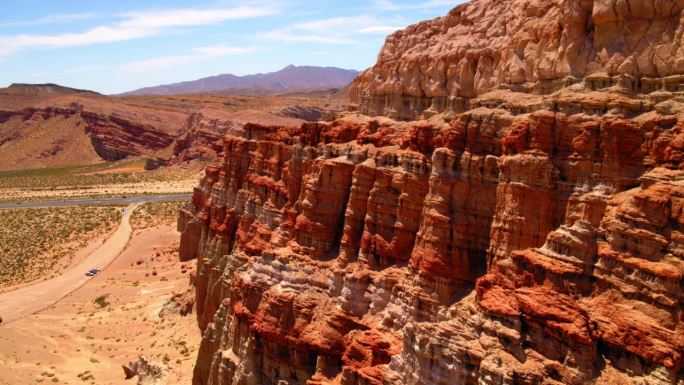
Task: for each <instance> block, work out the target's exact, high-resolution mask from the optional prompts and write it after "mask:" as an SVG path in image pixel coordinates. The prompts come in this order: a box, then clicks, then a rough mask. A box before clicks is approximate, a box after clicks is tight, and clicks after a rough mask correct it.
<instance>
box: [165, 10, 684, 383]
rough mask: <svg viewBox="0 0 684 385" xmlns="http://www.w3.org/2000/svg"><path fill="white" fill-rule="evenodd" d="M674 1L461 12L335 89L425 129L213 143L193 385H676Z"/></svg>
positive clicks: (679, 110) (202, 195) (312, 129)
mask: <svg viewBox="0 0 684 385" xmlns="http://www.w3.org/2000/svg"><path fill="white" fill-rule="evenodd" d="M682 9H684V2H682V1H663V0H643V1H636V0H630V1H622V0H617V1H609V0H602V1H598V0H596V1H591V0H586V1H585V0H582V1H568V0H557V1H552V0H537V1H528V2H523V1H493V0H475V1H472V2H471V3H468V4H466V5H463V6H459V7H457V8H456V9H454V10H453V11H451V12H450V14H449V15H448V16H446V17H444V18H439V19H435V20H432V21H428V22H424V23H421V24H417V25H415V26H412V27H409V28H408V29H406V30H404V31H400V32H397V33H395V34H393V35H391V36H390V37H389V38H388V39H387V43H386V45H385V47H384V48H383V51H382V52H381V54H380V56H379V61H378V64H377V65H376V66H375V67H373V68H371V69H370V70H368V71H366V72H365V73H364V74H362V75H361V76H360V77H359V78H358V79H357V80H356V81H355V83H354V85H353V87H352V95H353V98H354V99H355V101H356V102H358V108H359V111H360V112H361V113H363V114H365V115H389V116H390V117H392V118H399V119H413V118H416V117H424V118H429V119H425V120H420V121H412V122H401V121H396V120H393V119H389V118H387V117H375V118H373V117H369V116H364V115H361V114H349V115H347V116H346V117H344V118H341V119H338V120H336V121H333V122H329V123H305V124H303V125H302V126H301V127H299V128H293V127H278V126H263V125H249V126H244V127H239V128H235V129H233V130H231V132H230V133H229V135H227V136H226V137H225V138H223V141H222V146H223V148H222V150H221V152H222V153H223V158H222V161H221V162H220V163H217V164H213V165H210V166H208V167H207V169H206V174H205V176H204V178H203V179H202V181H201V182H200V184H199V186H198V187H197V188H195V191H194V195H193V198H192V202H191V203H189V204H188V206H187V207H185V208H184V209H183V210H182V211H181V214H180V218H179V221H178V227H179V231H181V244H180V256H181V258H182V259H183V260H190V259H193V258H196V259H197V272H196V279H195V283H196V293H197V301H196V304H197V313H196V314H197V317H198V324H199V327H200V328H201V330H202V332H203V339H202V343H201V346H200V350H199V353H198V356H197V362H196V366H195V371H194V385H285V384H289V385H295V384H297V385H299V384H301V385H304V384H307V385H322V384H331V385H332V384H338V385H381V384H383V385H390V384H392V385H403V384H406V385H428V384H429V385H448V384H449V385H450V384H468V385H471V384H472V385H475V384H477V385H503V384H529V385H532V384H548V385H551V384H554V385H558V384H648V385H665V384H668V385H681V384H684V367H683V363H684V362H683V360H684V359H683V352H684V312H683V311H682V309H683V306H682V304H683V301H684V283H683V280H682V276H683V275H684V232H683V225H684V213H683V210H684V89H683V88H682V85H680V82H682V80H684V76H682V74H684V68H683V67H682V64H684V62H682V59H681V58H682V57H684V55H683V52H681V49H682V48H681V47H682V44H681V42H682V31H684V30H683V29H682V23H681V22H680V18H681V15H682ZM442 112H447V113H442Z"/></svg>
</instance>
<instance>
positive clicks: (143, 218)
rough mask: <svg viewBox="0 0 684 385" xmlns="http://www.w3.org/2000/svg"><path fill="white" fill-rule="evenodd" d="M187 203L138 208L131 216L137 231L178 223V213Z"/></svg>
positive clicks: (132, 223)
mask: <svg viewBox="0 0 684 385" xmlns="http://www.w3.org/2000/svg"><path fill="white" fill-rule="evenodd" d="M185 203H186V202H155V203H146V204H144V205H142V206H140V207H138V208H137V209H136V210H135V212H133V214H132V215H131V225H132V226H133V228H134V229H136V230H142V229H147V228H150V227H154V226H159V225H169V224H174V223H176V220H177V219H178V211H179V210H180V208H181V207H182V206H183V205H184V204H185Z"/></svg>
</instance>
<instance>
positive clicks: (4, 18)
mask: <svg viewBox="0 0 684 385" xmlns="http://www.w3.org/2000/svg"><path fill="white" fill-rule="evenodd" d="M462 2H463V1H460V0H415V1H410V0H370V1H339V0H337V1H331V0H319V1H303V0H275V1H272V0H264V1H259V0H231V1H228V0H207V1H177V0H146V1H140V0H138V1H133V0H117V1H109V0H89V1H83V0H60V1H52V0H43V1H35V0H22V1H11V2H10V1H4V0H3V1H2V3H1V4H0V87H2V86H7V85H9V84H10V83H14V82H24V83H44V82H52V83H58V84H62V85H66V86H70V87H76V88H86V89H91V90H95V91H98V92H102V93H118V92H124V91H130V90H133V89H136V88H140V87H146V86H152V85H158V84H165V83H171V82H178V81H184V80H194V79H197V78H200V77H204V76H211V75H217V74H222V73H233V74H236V75H246V74H251V73H257V72H272V71H276V70H279V69H281V68H282V67H285V66H286V65H289V64H295V65H318V66H335V67H341V68H351V69H358V70H363V69H365V68H368V67H370V66H372V65H373V63H374V62H375V60H376V57H377V54H378V52H379V50H380V47H381V46H382V43H383V41H384V38H385V36H386V35H387V34H389V33H390V32H392V31H393V30H396V29H400V28H403V27H405V26H407V25H409V24H413V23H415V22H418V21H420V20H424V19H430V18H433V17H437V16H442V15H445V14H446V13H447V12H448V11H449V10H450V9H451V8H453V7H454V6H456V5H457V4H459V3H462Z"/></svg>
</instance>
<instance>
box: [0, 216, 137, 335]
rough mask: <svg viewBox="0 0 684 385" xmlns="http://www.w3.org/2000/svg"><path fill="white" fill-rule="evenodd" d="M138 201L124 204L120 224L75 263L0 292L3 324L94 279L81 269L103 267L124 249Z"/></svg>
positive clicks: (34, 310)
mask: <svg viewBox="0 0 684 385" xmlns="http://www.w3.org/2000/svg"><path fill="white" fill-rule="evenodd" d="M140 204H141V203H132V204H130V205H128V206H127V207H126V208H125V209H124V213H123V216H122V218H121V224H120V225H119V228H118V229H117V230H116V232H115V233H114V234H113V235H112V236H111V237H110V238H109V239H107V241H106V242H105V243H103V244H102V246H100V247H98V248H97V249H96V250H95V251H93V252H92V253H90V255H88V256H87V257H86V258H85V259H84V260H83V261H82V262H81V263H79V264H78V265H76V266H74V267H73V268H71V269H69V270H67V271H66V272H64V274H62V275H60V276H58V277H55V278H51V279H48V280H45V281H42V282H38V283H36V284H35V285H30V286H26V287H22V288H21V289H17V290H14V291H10V292H7V293H3V294H0V317H2V320H3V323H4V324H7V323H9V322H12V321H16V320H18V319H21V318H23V317H26V316H29V315H31V314H34V313H36V312H39V311H41V310H43V309H45V308H47V307H49V306H51V305H53V304H55V303H56V302H58V301H59V300H61V299H62V298H64V297H66V296H67V295H69V294H70V293H72V292H73V291H74V290H76V289H78V288H79V287H81V286H83V285H84V284H85V283H86V282H88V281H89V280H91V279H97V278H98V277H97V276H94V277H86V276H85V272H86V271H88V270H90V269H92V268H95V267H97V268H100V269H104V268H105V267H106V266H108V265H109V264H110V263H112V261H114V260H115V259H116V257H117V256H118V255H119V254H121V252H122V251H123V250H124V249H125V248H126V244H128V240H129V239H130V237H131V232H132V229H131V224H130V217H131V213H132V212H133V210H134V209H135V208H136V207H137V206H139V205H140Z"/></svg>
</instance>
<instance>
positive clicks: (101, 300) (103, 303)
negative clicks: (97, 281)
mask: <svg viewBox="0 0 684 385" xmlns="http://www.w3.org/2000/svg"><path fill="white" fill-rule="evenodd" d="M107 297H109V294H103V295H101V296H99V297H97V298H95V299H94V300H93V303H94V304H95V306H96V307H97V308H99V309H102V308H105V307H107V306H109V302H107Z"/></svg>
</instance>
